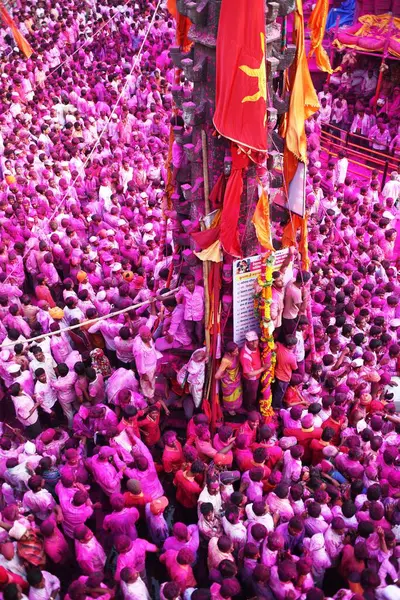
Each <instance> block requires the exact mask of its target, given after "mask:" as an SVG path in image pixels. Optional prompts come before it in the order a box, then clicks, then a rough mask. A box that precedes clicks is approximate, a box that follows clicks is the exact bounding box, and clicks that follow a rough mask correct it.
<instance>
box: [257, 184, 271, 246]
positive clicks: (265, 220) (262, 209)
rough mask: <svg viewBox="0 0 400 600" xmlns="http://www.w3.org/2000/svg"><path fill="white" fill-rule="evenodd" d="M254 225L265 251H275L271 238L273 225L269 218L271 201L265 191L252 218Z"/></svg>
mask: <svg viewBox="0 0 400 600" xmlns="http://www.w3.org/2000/svg"><path fill="white" fill-rule="evenodd" d="M251 221H252V223H253V225H254V227H255V230H256V234H257V239H258V241H259V242H260V244H261V246H262V247H263V248H265V250H273V249H274V247H273V245H272V237H271V224H270V216H269V200H268V197H267V194H266V193H265V191H264V189H263V190H262V192H261V196H260V198H259V200H258V202H257V206H256V210H255V211H254V215H253V218H252V220H251Z"/></svg>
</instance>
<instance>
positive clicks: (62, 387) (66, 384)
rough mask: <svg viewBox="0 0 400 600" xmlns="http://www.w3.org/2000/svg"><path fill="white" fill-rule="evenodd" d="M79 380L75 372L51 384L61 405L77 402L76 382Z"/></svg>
mask: <svg viewBox="0 0 400 600" xmlns="http://www.w3.org/2000/svg"><path fill="white" fill-rule="evenodd" d="M77 378H78V376H77V374H76V373H75V372H74V371H70V372H69V373H67V375H65V377H59V378H58V379H55V380H53V381H52V382H51V385H52V387H53V389H55V390H56V392H57V398H58V400H59V401H60V402H61V403H64V404H71V403H72V402H74V401H75V400H76V394H75V382H76V380H77Z"/></svg>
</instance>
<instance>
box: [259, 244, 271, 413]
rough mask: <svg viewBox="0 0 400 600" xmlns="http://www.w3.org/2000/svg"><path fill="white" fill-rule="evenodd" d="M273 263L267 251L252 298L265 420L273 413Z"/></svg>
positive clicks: (261, 401) (261, 402)
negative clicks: (258, 330) (258, 337)
mask: <svg viewBox="0 0 400 600" xmlns="http://www.w3.org/2000/svg"><path fill="white" fill-rule="evenodd" d="M274 263H275V255H274V253H273V252H268V253H267V254H266V255H265V256H264V258H263V263H262V266H261V273H260V275H259V277H258V281H257V284H258V285H257V293H256V294H255V298H254V308H255V310H256V312H257V314H258V316H259V318H260V325H261V348H262V364H263V365H265V366H267V367H268V368H267V370H266V371H265V372H264V373H263V375H262V377H261V399H260V412H261V414H262V416H263V417H264V419H265V420H266V421H269V420H270V419H271V418H272V417H273V415H274V411H273V408H272V390H271V385H272V382H273V380H274V376H275V363H276V354H275V342H274V337H273V333H274V324H273V322H272V320H271V302H272V283H273V279H272V273H273V271H274Z"/></svg>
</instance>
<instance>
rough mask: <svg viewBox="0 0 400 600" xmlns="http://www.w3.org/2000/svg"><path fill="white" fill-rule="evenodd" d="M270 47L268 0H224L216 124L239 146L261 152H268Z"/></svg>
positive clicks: (220, 27) (219, 29)
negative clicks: (267, 41) (267, 105)
mask: <svg viewBox="0 0 400 600" xmlns="http://www.w3.org/2000/svg"><path fill="white" fill-rule="evenodd" d="M249 4H251V6H249ZM265 49H266V42H265V1H264V0H251V3H249V0H222V2H221V13H220V19H219V25H218V37H217V81H216V107H215V114H214V125H215V128H216V129H217V131H218V132H219V133H220V134H221V135H223V136H224V137H226V138H228V139H229V140H232V141H233V142H235V143H236V144H238V145H239V146H241V147H245V148H250V149H252V150H256V151H261V152H266V151H267V128H266V101H267V74H266V63H265Z"/></svg>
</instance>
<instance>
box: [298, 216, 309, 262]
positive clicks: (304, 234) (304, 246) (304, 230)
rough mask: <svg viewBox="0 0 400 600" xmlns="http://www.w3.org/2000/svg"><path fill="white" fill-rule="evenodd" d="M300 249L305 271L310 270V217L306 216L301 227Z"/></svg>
mask: <svg viewBox="0 0 400 600" xmlns="http://www.w3.org/2000/svg"><path fill="white" fill-rule="evenodd" d="M300 236H301V237H300V244H299V250H300V254H301V266H302V268H303V270H304V271H309V270H310V256H309V254H308V217H304V219H302V223H301V229H300Z"/></svg>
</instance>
